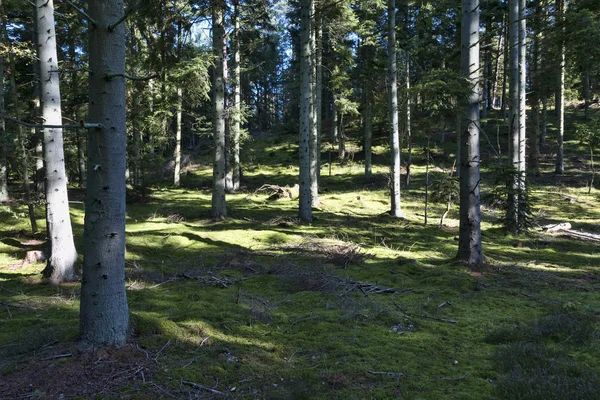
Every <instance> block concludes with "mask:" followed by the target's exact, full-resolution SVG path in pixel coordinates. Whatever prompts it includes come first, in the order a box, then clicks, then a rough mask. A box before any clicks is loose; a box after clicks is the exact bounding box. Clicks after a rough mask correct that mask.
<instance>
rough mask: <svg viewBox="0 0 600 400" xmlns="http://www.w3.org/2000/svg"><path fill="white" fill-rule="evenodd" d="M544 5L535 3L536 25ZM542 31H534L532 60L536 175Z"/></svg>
mask: <svg viewBox="0 0 600 400" xmlns="http://www.w3.org/2000/svg"><path fill="white" fill-rule="evenodd" d="M541 15H542V6H541V4H540V3H537V4H536V5H535V25H537V26H535V25H534V28H537V27H539V26H541ZM540 54H541V53H540V33H539V31H538V30H537V29H534V32H533V57H532V62H531V67H532V69H531V86H532V93H531V123H532V125H533V127H532V129H531V137H530V146H529V165H530V167H531V171H532V172H533V174H534V175H535V176H540V86H541V85H540Z"/></svg>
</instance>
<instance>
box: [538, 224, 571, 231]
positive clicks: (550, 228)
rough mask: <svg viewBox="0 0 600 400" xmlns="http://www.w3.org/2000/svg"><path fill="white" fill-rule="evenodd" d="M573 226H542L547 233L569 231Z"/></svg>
mask: <svg viewBox="0 0 600 400" xmlns="http://www.w3.org/2000/svg"><path fill="white" fill-rule="evenodd" d="M571 228H572V226H571V224H570V223H568V222H561V223H560V224H550V225H544V226H542V230H544V231H545V232H558V231H569V230H571Z"/></svg>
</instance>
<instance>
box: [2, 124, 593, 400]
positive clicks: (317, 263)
mask: <svg viewBox="0 0 600 400" xmlns="http://www.w3.org/2000/svg"><path fill="white" fill-rule="evenodd" d="M567 139H568V140H567V142H566V156H565V160H567V162H566V169H567V170H566V174H565V175H563V176H556V175H555V174H554V173H553V170H554V166H553V156H552V154H549V153H546V154H544V156H545V157H544V158H543V164H542V167H543V168H542V176H541V177H539V178H532V179H531V180H530V182H529V183H530V187H531V201H532V216H533V227H532V229H531V230H530V231H529V232H528V233H526V234H522V235H520V236H511V235H507V234H506V233H505V231H504V230H503V228H502V217H503V212H502V211H501V210H500V209H499V208H498V207H497V205H496V203H497V202H495V201H492V200H486V201H485V202H484V203H483V205H482V211H483V218H484V221H483V224H482V227H483V248H484V254H485V257H486V264H485V265H484V266H483V267H481V268H480V269H477V270H473V269H470V268H468V267H465V266H463V265H461V264H459V263H456V262H455V261H453V258H454V256H455V255H456V252H457V245H458V242H457V233H458V232H457V230H458V228H457V226H458V221H457V218H458V215H457V211H458V209H457V207H456V206H454V207H453V208H452V209H451V211H450V214H449V216H448V217H447V219H446V221H445V224H444V226H442V227H440V226H439V218H440V216H441V214H442V213H443V211H444V210H445V204H437V203H436V204H431V205H430V207H429V211H428V214H429V223H428V224H427V225H424V223H423V222H424V198H425V196H424V182H425V159H424V156H423V150H422V148H419V147H415V154H414V165H413V168H412V173H413V179H412V180H411V183H410V185H409V186H408V187H403V189H404V190H403V193H402V195H403V197H402V202H403V203H402V206H403V210H404V213H405V215H406V218H405V219H395V218H392V217H391V216H389V215H388V214H387V211H388V209H389V201H388V193H387V176H386V174H387V167H386V166H385V160H386V157H385V149H384V147H383V144H384V143H383V142H381V143H379V144H380V145H379V146H376V147H375V152H376V153H378V154H377V156H376V157H375V164H376V165H375V168H374V173H375V175H374V178H373V179H372V180H371V181H369V182H365V181H364V176H363V164H362V163H361V162H360V160H358V152H357V153H356V156H357V157H355V159H354V160H353V161H351V162H347V163H345V164H343V165H340V164H339V163H333V165H332V168H331V173H330V172H329V166H328V164H327V161H326V160H327V153H324V160H325V162H324V164H323V169H322V175H321V176H322V183H321V206H320V207H319V208H318V209H315V210H314V216H315V220H314V222H313V223H311V224H300V223H299V222H298V220H297V218H296V216H297V201H296V200H290V199H285V198H282V199H279V200H275V201H273V200H268V197H269V193H268V192H265V191H262V190H261V191H257V189H259V188H260V187H261V186H262V185H264V184H270V185H278V186H288V187H292V186H293V185H294V184H295V183H296V182H297V176H298V169H297V166H296V159H297V150H296V149H297V146H296V145H295V141H296V136H295V135H294V136H292V135H290V136H272V137H269V136H263V137H260V138H255V139H254V140H252V141H251V142H250V143H248V144H247V146H246V148H245V149H246V150H245V151H246V153H245V163H244V165H245V170H244V182H243V184H244V189H243V190H242V191H241V192H240V193H238V194H234V195H228V197H227V203H228V210H229V216H228V218H227V219H225V220H223V221H211V220H210V219H209V214H210V201H211V192H210V186H211V179H212V173H211V169H210V168H211V163H210V161H209V160H208V159H207V158H206V159H198V160H194V161H195V162H196V164H194V165H192V166H190V170H189V171H188V173H187V175H185V176H184V177H183V181H182V186H183V188H181V189H172V188H169V187H168V186H167V184H164V185H163V186H160V185H158V186H154V187H152V188H151V190H150V191H149V192H148V193H144V195H143V196H141V197H140V196H138V197H137V198H136V199H135V201H133V200H132V201H131V202H130V203H129V204H128V207H127V261H126V277H127V280H126V286H127V295H128V299H129V307H130V312H131V325H132V336H131V340H130V342H129V344H127V345H126V346H125V347H124V348H122V349H118V350H117V349H111V348H108V349H99V350H97V351H96V352H94V353H89V352H85V351H82V350H81V349H80V348H79V347H78V344H77V335H78V308H79V284H78V283H72V284H65V285H61V286H58V287H55V286H50V285H48V284H46V283H44V282H43V281H42V280H41V276H40V272H41V270H42V269H43V267H44V265H43V263H40V262H35V260H33V261H34V262H31V260H28V259H27V257H26V255H27V254H28V252H30V251H35V250H42V249H43V245H44V235H43V234H41V233H40V234H36V235H32V234H30V233H29V230H28V229H29V228H28V222H27V217H26V208H25V207H24V206H22V205H19V204H18V203H15V204H12V205H10V206H3V207H1V208H0V312H1V313H2V314H1V315H0V398H3V399H4V398H7V399H11V398H15V399H16V398H43V399H53V398H62V399H67V398H90V397H94V398H109V399H110V398H149V397H154V398H213V397H214V398H231V399H238V398H239V399H255V398H264V399H287V398H289V399H292V398H293V399H303V398H305V399H316V398H322V399H366V398H373V399H398V398H403V399H486V398H498V399H570V398H577V399H597V398H598V388H600V343H599V339H600V331H599V327H600V296H599V295H598V293H599V292H600V252H599V250H598V249H599V247H598V240H597V239H595V238H594V236H593V235H589V236H587V237H582V235H580V233H581V232H585V233H590V234H599V233H600V207H598V204H600V190H598V189H596V188H592V190H591V193H590V194H588V189H587V187H586V185H587V182H588V181H589V175H590V169H589V165H588V157H587V153H586V151H585V148H584V147H582V146H581V145H579V143H577V142H576V141H574V140H571V138H570V137H567ZM452 142H453V140H451V139H450V138H448V141H447V143H446V144H445V145H444V146H446V147H447V148H446V147H442V146H441V145H440V147H439V148H437V149H435V151H434V152H433V162H432V167H435V168H437V171H438V172H439V171H443V170H449V169H450V168H451V167H452V163H453V154H452V149H453V148H454V147H455V145H454V144H453V143H452ZM484 143H485V142H484ZM486 147H487V144H482V149H484V148H486ZM548 148H551V146H550V147H548ZM490 158H491V157H490ZM491 162H492V161H490V163H491ZM483 168H484V180H483V183H482V192H483V193H484V194H485V193H491V192H492V190H491V181H492V177H491V176H490V174H491V172H490V170H488V169H487V168H488V167H487V165H486V162H485V161H484V163H483ZM74 194H75V191H74ZM134 194H135V193H134ZM73 199H76V197H73ZM79 200H80V199H79ZM37 212H38V218H39V219H38V224H39V225H40V226H41V227H42V228H43V224H44V221H43V210H42V208H41V207H38V209H37ZM71 215H72V219H73V226H74V230H75V234H76V244H77V247H78V249H79V250H80V252H81V251H82V248H83V243H82V233H83V218H84V212H83V204H82V203H81V201H73V202H72V204H71ZM562 222H569V223H570V224H571V225H572V229H571V230H570V231H558V232H548V231H544V230H542V229H541V227H542V226H544V225H548V224H557V223H562ZM29 254H31V253H29ZM30 258H31V257H30Z"/></svg>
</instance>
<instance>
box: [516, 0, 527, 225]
mask: <svg viewBox="0 0 600 400" xmlns="http://www.w3.org/2000/svg"><path fill="white" fill-rule="evenodd" d="M525 12H526V0H519V176H518V179H519V225H520V227H524V225H523V224H524V223H525V218H526V216H525V211H526V209H527V198H526V190H525V185H526V182H525V178H526V165H525V163H526V160H525V158H526V154H527V130H526V123H527V114H526V107H527V102H526V92H527V26H526V23H527V22H526V21H527V19H526V15H525Z"/></svg>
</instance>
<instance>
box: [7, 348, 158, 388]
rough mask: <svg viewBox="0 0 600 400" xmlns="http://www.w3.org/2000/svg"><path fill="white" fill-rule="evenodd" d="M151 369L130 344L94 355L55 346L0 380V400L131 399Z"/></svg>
mask: <svg viewBox="0 0 600 400" xmlns="http://www.w3.org/2000/svg"><path fill="white" fill-rule="evenodd" d="M155 365H156V364H154V363H153V361H152V360H151V359H149V358H148V357H147V356H146V354H144V353H143V352H141V351H139V350H138V349H137V348H136V346H135V345H132V344H128V345H126V346H124V347H122V348H120V349H115V348H102V349H99V350H96V351H95V352H82V351H80V350H79V349H78V348H77V345H76V344H74V343H64V344H57V345H56V346H54V347H48V348H46V349H45V350H44V352H42V353H38V354H35V355H32V356H31V357H29V358H28V360H27V361H26V363H24V364H20V365H18V366H17V368H18V370H17V371H16V372H13V373H10V374H8V375H4V376H1V377H0V393H1V395H0V397H2V398H3V399H17V398H18V399H21V398H41V399H57V398H71V397H84V398H89V397H91V396H94V395H101V396H102V397H103V398H105V397H116V398H132V397H136V395H137V396H139V395H140V391H141V390H142V386H144V385H146V383H147V382H150V380H151V376H152V370H153V367H155Z"/></svg>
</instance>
